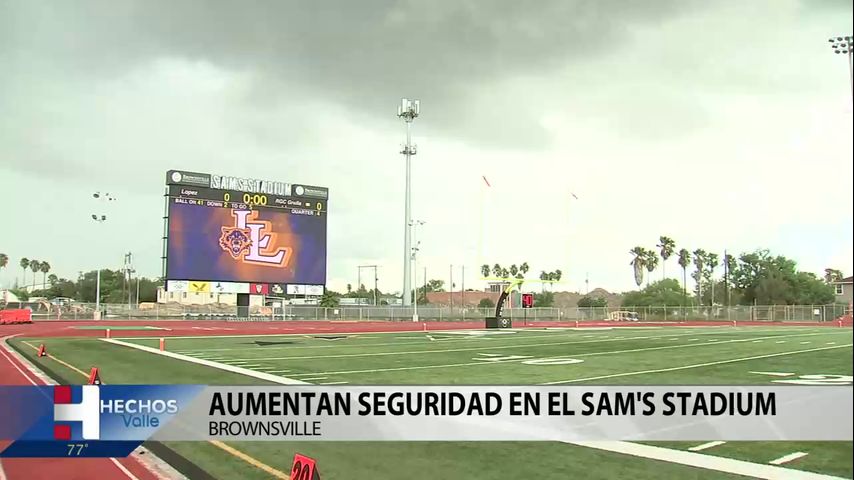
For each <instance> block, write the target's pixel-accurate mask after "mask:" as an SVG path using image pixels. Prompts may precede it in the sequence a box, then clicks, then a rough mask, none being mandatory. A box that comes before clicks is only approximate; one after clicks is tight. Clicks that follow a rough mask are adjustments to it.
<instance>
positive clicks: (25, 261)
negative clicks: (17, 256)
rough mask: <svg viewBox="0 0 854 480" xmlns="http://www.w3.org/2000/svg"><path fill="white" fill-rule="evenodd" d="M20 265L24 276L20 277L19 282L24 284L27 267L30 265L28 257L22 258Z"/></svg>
mask: <svg viewBox="0 0 854 480" xmlns="http://www.w3.org/2000/svg"><path fill="white" fill-rule="evenodd" d="M20 265H21V269H22V270H23V271H24V278H22V279H21V283H22V284H24V285H26V283H27V267H29V266H30V261H29V259H27V257H24V258H22V259H21V263H20Z"/></svg>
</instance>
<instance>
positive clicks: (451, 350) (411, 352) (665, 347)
mask: <svg viewBox="0 0 854 480" xmlns="http://www.w3.org/2000/svg"><path fill="white" fill-rule="evenodd" d="M812 335H829V333H801V334H793V335H774V336H770V337H760V338H764V339H769V338H790V337H805V336H812ZM636 339H637V337H634V338H632V337H628V338H625V339H622V338H621V339H619V340H617V339H610V340H583V341H580V342H551V343H519V344H514V345H499V346H487V347H472V348H448V349H442V350H436V349H431V350H423V349H422V350H409V351H403V352H368V353H343V354H338V355H303V356H286V357H264V358H263V360H269V361H273V360H320V359H330V358H354V357H356V358H358V357H387V356H397V355H426V354H433V353H458V352H478V351H483V350H490V351H491V350H506V349H513V348H539V347H549V346H554V345H580V344H589V343H609V342H615V341H624V340H636ZM751 340H755V338H736V339H733V340H721V341H718V342H716V343H715V345H722V344H727V343H741V342H749V341H751ZM699 346H703V344H684V345H663V346H660V347H641V348H633V349H628V350H617V351H608V352H594V353H584V354H578V355H575V356H576V357H580V356H592V355H606V354H609V353H631V352H643V351H651V350H671V349H674V348H693V347H699ZM258 360H261V358H259V357H247V358H235V359H230V360H229V361H230V362H231V363H238V362H251V361H258Z"/></svg>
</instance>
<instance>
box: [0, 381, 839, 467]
mask: <svg viewBox="0 0 854 480" xmlns="http://www.w3.org/2000/svg"><path fill="white" fill-rule="evenodd" d="M852 391H853V390H852V388H851V387H850V386H848V387H827V386H822V387H815V386H797V387H795V386H788V387H747V386H744V387H705V386H704V387H680V386H655V387H647V386H621V387H595V386H572V387H567V386H364V387H357V386H352V387H349V386H348V387H346V388H344V387H322V386H314V385H304V386H303V385H299V386H268V387H223V386H217V387H212V386H198V385H169V386H165V385H163V386H161V385H151V386H131V385H100V386H99V385H89V386H82V387H79V386H74V387H70V386H55V387H23V386H22V387H0V404H2V405H4V406H5V408H4V409H3V410H2V411H0V439H3V440H13V443H12V444H11V446H9V447H8V448H7V449H6V450H5V451H3V452H2V454H0V456H35V455H36V454H38V456H66V455H67V454H66V453H62V454H61V455H60V454H58V452H60V451H62V450H63V449H67V448H68V447H67V445H68V444H69V442H74V443H80V444H84V443H85V445H86V447H85V448H84V447H81V452H80V455H79V456H116V455H117V452H119V453H120V452H123V451H124V450H123V449H126V448H130V449H129V450H127V452H130V451H131V450H133V447H134V445H138V444H139V443H141V442H142V441H145V440H149V439H151V440H161V441H171V440H176V441H177V440H228V441H236V440H261V441H285V440H290V441H293V440H297V439H300V440H310V441H341V440H348V441H487V440H493V441H543V440H548V441H599V440H636V441H641V440H643V441H653V440H654V441H681V440H691V441H711V440H723V441H740V440H759V441H767V440H790V441H812V440H827V441H851V440H852V412H853V411H854V403H852ZM84 450H85V451H84ZM125 454H127V453H125Z"/></svg>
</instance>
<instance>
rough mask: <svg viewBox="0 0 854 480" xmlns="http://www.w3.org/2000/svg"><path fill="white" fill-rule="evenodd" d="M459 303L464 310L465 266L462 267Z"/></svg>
mask: <svg viewBox="0 0 854 480" xmlns="http://www.w3.org/2000/svg"><path fill="white" fill-rule="evenodd" d="M460 303H462V307H463V308H466V266H465V265H463V280H462V283H461V284H460Z"/></svg>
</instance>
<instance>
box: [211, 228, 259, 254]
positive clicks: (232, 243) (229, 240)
mask: <svg viewBox="0 0 854 480" xmlns="http://www.w3.org/2000/svg"><path fill="white" fill-rule="evenodd" d="M251 245H252V240H251V239H250V238H249V229H246V228H228V227H222V235H221V236H220V237H219V246H220V247H222V249H223V250H225V251H226V252H228V253H229V254H231V258H233V259H235V260H237V259H238V258H240V257H241V256H243V255H245V254H246V253H248V252H249V247H250V246H251Z"/></svg>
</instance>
